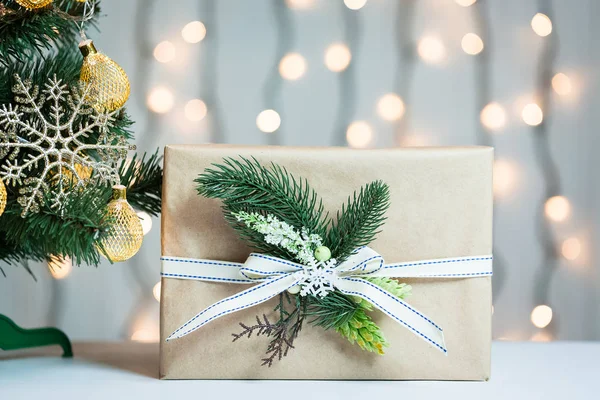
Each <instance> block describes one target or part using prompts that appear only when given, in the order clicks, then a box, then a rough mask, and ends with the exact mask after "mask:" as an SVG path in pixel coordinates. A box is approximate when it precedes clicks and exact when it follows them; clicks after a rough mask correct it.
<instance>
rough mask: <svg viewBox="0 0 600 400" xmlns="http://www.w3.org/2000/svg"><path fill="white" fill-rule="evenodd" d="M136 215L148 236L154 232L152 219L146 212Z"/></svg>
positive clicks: (139, 212)
mask: <svg viewBox="0 0 600 400" xmlns="http://www.w3.org/2000/svg"><path fill="white" fill-rule="evenodd" d="M136 214H137V216H138V218H139V219H140V222H141V223H142V232H143V233H144V236H146V235H147V234H148V233H149V232H150V231H151V230H152V217H151V216H150V214H148V213H147V212H146V211H138V212H137V213H136Z"/></svg>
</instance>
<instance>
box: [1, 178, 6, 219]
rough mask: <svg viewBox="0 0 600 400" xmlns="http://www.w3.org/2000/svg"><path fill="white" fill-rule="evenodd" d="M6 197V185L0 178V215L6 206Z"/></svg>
mask: <svg viewBox="0 0 600 400" xmlns="http://www.w3.org/2000/svg"><path fill="white" fill-rule="evenodd" d="M7 198H8V193H6V186H4V182H2V179H0V215H2V213H3V212H4V209H5V208H6V199H7Z"/></svg>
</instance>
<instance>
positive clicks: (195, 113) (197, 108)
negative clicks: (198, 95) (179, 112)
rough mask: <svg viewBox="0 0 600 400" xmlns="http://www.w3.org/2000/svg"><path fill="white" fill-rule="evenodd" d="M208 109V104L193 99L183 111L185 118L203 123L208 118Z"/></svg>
mask: <svg viewBox="0 0 600 400" xmlns="http://www.w3.org/2000/svg"><path fill="white" fill-rule="evenodd" d="M207 112H208V109H207V107H206V103H204V102H203V101H202V100H200V99H192V100H190V101H188V102H187V103H186V105H185V107H184V109H183V113H184V114H185V117H186V118H187V119H188V120H190V121H194V122H196V121H201V120H203V119H204V117H206V113H207Z"/></svg>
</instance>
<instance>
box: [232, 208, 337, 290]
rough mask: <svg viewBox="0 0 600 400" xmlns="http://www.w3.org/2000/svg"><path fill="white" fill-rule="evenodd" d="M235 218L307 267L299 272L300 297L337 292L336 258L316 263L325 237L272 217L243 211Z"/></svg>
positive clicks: (236, 214)
mask: <svg viewBox="0 0 600 400" xmlns="http://www.w3.org/2000/svg"><path fill="white" fill-rule="evenodd" d="M234 216H235V217H236V219H237V220H238V221H240V222H243V223H245V224H246V226H247V227H249V228H250V229H252V230H255V231H256V232H259V233H262V234H263V235H265V242H267V243H270V244H273V245H275V246H279V247H281V248H284V249H286V250H287V251H289V252H290V253H291V254H294V256H295V257H296V259H297V260H298V261H300V263H302V265H303V266H304V268H303V269H302V271H298V272H297V273H296V274H298V277H299V278H300V281H299V282H298V287H299V288H300V296H307V295H309V294H310V295H313V296H319V297H325V296H327V295H328V294H329V293H330V292H333V291H334V290H335V285H334V283H335V280H336V279H337V271H336V270H335V267H336V266H337V261H336V260H335V258H331V259H329V260H327V261H317V259H316V258H315V256H314V251H315V249H316V248H317V247H319V246H322V245H323V238H321V237H320V236H319V235H317V234H311V233H309V232H308V229H307V228H306V227H302V229H301V230H300V232H298V231H297V230H296V229H295V228H294V227H293V226H291V225H289V224H287V223H285V222H283V221H281V220H279V219H278V218H277V217H275V216H274V215H271V214H267V216H264V215H261V214H258V213H255V212H253V213H247V212H245V211H240V212H238V213H235V214H234Z"/></svg>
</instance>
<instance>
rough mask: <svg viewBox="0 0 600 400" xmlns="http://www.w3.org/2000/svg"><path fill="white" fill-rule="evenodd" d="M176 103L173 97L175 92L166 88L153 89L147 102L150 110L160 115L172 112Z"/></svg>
mask: <svg viewBox="0 0 600 400" xmlns="http://www.w3.org/2000/svg"><path fill="white" fill-rule="evenodd" d="M174 103H175V97H174V96H173V92H171V90H170V89H168V88H166V87H164V86H158V87H155V88H153V89H152V90H151V91H150V94H149V95H148V99H147V100H146V104H147V105H148V108H149V109H150V110H152V111H154V112H155V113H158V114H164V113H166V112H169V111H171V109H172V108H173V104H174Z"/></svg>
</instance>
